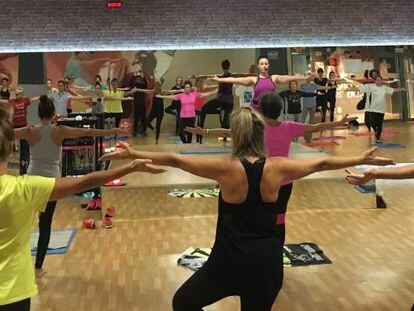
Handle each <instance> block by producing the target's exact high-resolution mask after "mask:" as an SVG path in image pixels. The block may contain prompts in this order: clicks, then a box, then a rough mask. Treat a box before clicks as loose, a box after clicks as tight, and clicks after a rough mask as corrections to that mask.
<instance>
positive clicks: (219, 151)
mask: <svg viewBox="0 0 414 311" xmlns="http://www.w3.org/2000/svg"><path fill="white" fill-rule="evenodd" d="M230 152H231V149H223V148H221V149H220V148H210V149H183V150H181V151H180V153H181V154H223V153H230Z"/></svg>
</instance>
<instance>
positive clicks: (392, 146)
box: [373, 143, 406, 149]
mask: <svg viewBox="0 0 414 311" xmlns="http://www.w3.org/2000/svg"><path fill="white" fill-rule="evenodd" d="M373 146H377V147H378V148H383V149H401V148H406V146H405V145H400V144H396V143H381V144H373Z"/></svg>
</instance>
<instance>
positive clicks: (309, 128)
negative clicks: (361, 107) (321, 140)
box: [305, 114, 358, 134]
mask: <svg viewBox="0 0 414 311" xmlns="http://www.w3.org/2000/svg"><path fill="white" fill-rule="evenodd" d="M356 119H358V117H352V118H348V115H347V114H346V115H345V116H344V117H343V118H342V119H341V120H339V121H336V122H324V123H317V124H305V134H309V133H313V132H320V131H322V130H325V129H330V128H332V127H335V126H343V125H346V124H347V123H348V122H349V121H352V120H356Z"/></svg>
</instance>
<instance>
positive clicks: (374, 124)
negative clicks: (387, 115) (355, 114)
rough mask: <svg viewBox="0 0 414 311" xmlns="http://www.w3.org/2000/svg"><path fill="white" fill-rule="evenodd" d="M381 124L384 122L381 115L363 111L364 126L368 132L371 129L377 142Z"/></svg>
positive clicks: (379, 136) (379, 137)
mask: <svg viewBox="0 0 414 311" xmlns="http://www.w3.org/2000/svg"><path fill="white" fill-rule="evenodd" d="M383 122H384V114H383V113H379V112H372V111H365V125H366V126H367V128H368V131H371V128H372V129H373V130H374V132H375V138H376V139H377V140H379V139H381V133H382V123H383Z"/></svg>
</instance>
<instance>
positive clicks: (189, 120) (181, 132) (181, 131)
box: [178, 118, 195, 144]
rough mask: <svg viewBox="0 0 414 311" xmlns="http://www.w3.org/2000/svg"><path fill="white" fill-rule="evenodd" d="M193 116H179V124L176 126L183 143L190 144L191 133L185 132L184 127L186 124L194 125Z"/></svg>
mask: <svg viewBox="0 0 414 311" xmlns="http://www.w3.org/2000/svg"><path fill="white" fill-rule="evenodd" d="M194 124H195V118H180V126H179V128H178V134H179V135H180V139H181V141H182V142H183V144H191V141H192V139H193V134H192V133H190V132H186V131H185V130H184V129H185V127H186V126H190V127H194Z"/></svg>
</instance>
